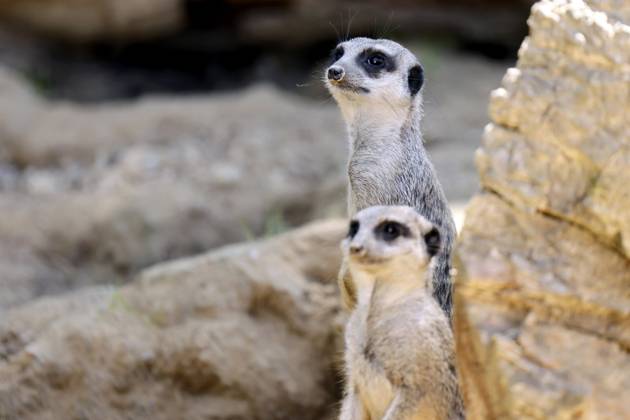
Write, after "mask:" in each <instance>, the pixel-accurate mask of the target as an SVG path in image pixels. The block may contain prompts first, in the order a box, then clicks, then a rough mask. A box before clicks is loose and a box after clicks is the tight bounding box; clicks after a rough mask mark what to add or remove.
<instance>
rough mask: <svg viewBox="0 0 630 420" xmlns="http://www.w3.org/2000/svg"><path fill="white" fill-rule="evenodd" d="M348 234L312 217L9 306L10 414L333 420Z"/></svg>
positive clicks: (2, 367) (1, 411)
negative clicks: (343, 246) (120, 280)
mask: <svg viewBox="0 0 630 420" xmlns="http://www.w3.org/2000/svg"><path fill="white" fill-rule="evenodd" d="M345 230H346V223H345V222H344V221H343V220H335V221H328V222H319V223H314V224H311V225H307V226H306V227H303V228H300V229H298V230H295V231H293V232H291V233H288V234H283V235H280V236H276V237H275V238H272V239H268V240H266V241H263V242H254V243H248V244H244V245H233V246H229V247H226V248H223V249H220V250H217V251H214V252H211V253H208V254H205V255H201V256H198V257H192V258H187V259H182V260H177V261H173V262H169V263H164V264H161V265H158V266H154V267H152V268H150V269H148V270H146V271H144V272H143V273H142V274H141V275H139V277H138V278H137V279H136V280H135V281H134V282H132V283H130V284H129V285H127V286H124V287H121V288H118V289H115V288H98V287H97V288H92V289H83V290H81V291H78V292H73V293H72V294H68V295H63V296H59V297H48V298H43V299H40V300H38V301H35V302H33V303H30V304H27V305H23V306H21V307H19V308H15V309H13V310H10V311H7V312H6V314H5V315H4V316H3V317H2V318H1V319H0V418H2V419H4V420H17V419H20V420H27V419H29V420H44V419H46V420H49V419H50V420H52V419H68V420H73V419H86V418H87V419H102V420H110V419H111V420H114V419H115V420H118V419H152V420H162V419H163V420H178V419H182V420H184V419H186V420H201V419H231V420H235V419H244V420H245V419H247V420H249V419H297V418H300V419H317V418H323V416H324V415H326V414H327V413H329V411H330V410H331V409H332V407H333V405H334V399H335V398H336V397H338V395H335V393H336V392H338V386H337V382H338V380H339V378H337V377H336V374H335V370H334V364H335V360H334V359H335V356H336V355H337V354H338V352H339V351H340V350H341V348H340V347H339V346H340V345H341V342H340V340H338V338H339V336H340V335H339V330H340V328H341V325H342V321H343V320H342V319H341V314H340V307H339V302H338V297H337V290H336V286H335V281H334V278H335V276H336V273H337V270H338V267H339V263H340V252H339V242H340V240H341V238H342V237H343V235H344V233H345Z"/></svg>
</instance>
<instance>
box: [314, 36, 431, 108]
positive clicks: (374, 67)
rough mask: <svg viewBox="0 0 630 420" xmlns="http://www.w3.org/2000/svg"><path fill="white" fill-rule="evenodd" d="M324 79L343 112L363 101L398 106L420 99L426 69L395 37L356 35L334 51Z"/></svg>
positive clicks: (363, 102)
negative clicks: (393, 38)
mask: <svg viewBox="0 0 630 420" xmlns="http://www.w3.org/2000/svg"><path fill="white" fill-rule="evenodd" d="M325 83H326V86H327V88H328V90H329V91H330V93H331V94H332V96H333V97H334V98H335V100H336V101H337V103H338V104H339V106H340V108H341V109H342V112H343V111H344V109H346V108H349V107H357V106H361V105H378V106H384V107H392V108H394V109H395V110H398V109H400V108H409V107H410V106H411V105H412V104H418V103H420V102H421V96H422V95H421V92H420V90H421V89H422V86H423V84H424V71H423V69H422V66H421V65H420V63H419V62H418V59H417V58H416V57H415V56H414V55H413V54H412V53H411V52H410V51H409V50H407V49H406V48H405V47H403V46H402V45H400V44H398V43H396V42H394V41H390V40H387V39H370V38H353V39H350V40H348V41H345V42H342V43H340V44H339V45H337V47H336V48H335V49H334V50H333V51H332V57H331V64H330V66H329V67H328V68H327V69H326V74H325Z"/></svg>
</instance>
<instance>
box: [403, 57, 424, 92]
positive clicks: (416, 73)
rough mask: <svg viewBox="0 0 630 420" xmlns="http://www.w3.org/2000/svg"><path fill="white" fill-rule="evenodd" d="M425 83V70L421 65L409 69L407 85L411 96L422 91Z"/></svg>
mask: <svg viewBox="0 0 630 420" xmlns="http://www.w3.org/2000/svg"><path fill="white" fill-rule="evenodd" d="M423 83H424V70H423V69H422V66H421V65H420V64H416V65H415V66H413V67H412V68H410V69H409V73H408V74H407V84H408V85H409V92H411V96H414V95H415V94H416V93H418V92H419V91H420V88H422V84H423Z"/></svg>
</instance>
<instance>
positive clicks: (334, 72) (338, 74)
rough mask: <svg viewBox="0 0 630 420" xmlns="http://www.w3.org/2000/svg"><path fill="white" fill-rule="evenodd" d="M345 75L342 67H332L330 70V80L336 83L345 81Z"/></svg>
mask: <svg viewBox="0 0 630 420" xmlns="http://www.w3.org/2000/svg"><path fill="white" fill-rule="evenodd" d="M344 74H345V72H344V71H343V69H342V68H341V67H337V66H332V67H330V68H329V69H328V79H329V80H334V81H335V82H338V81H340V80H341V79H343V76H344Z"/></svg>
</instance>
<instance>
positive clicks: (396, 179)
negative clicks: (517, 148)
mask: <svg viewBox="0 0 630 420" xmlns="http://www.w3.org/2000/svg"><path fill="white" fill-rule="evenodd" d="M423 83H424V73H423V69H422V66H421V65H420V63H419V62H418V60H417V59H416V57H415V56H414V55H413V54H412V53H411V52H410V51H409V50H407V49H406V48H404V47H403V46H402V45H400V44H398V43H396V42H393V41H390V40H386V39H370V38H354V39H351V40H348V41H345V42H342V43H340V44H339V45H338V46H337V47H336V49H335V50H334V51H333V53H332V64H331V65H330V66H329V67H328V69H327V70H326V86H327V87H328V90H329V91H330V93H331V94H332V96H333V97H334V98H335V100H336V102H337V104H338V105H339V108H340V109H341V113H342V115H343V118H344V120H345V122H346V126H347V130H348V134H349V139H350V158H349V160H348V177H349V190H348V213H349V216H352V215H353V214H354V213H355V212H356V211H358V210H361V209H364V208H367V207H370V206H376V205H405V206H411V207H413V208H415V209H416V210H417V211H418V212H419V213H420V214H421V215H423V216H424V217H426V218H427V219H429V221H431V222H432V223H434V224H435V225H437V226H438V227H439V228H440V231H441V232H442V233H443V246H442V250H441V252H440V255H439V256H438V262H437V265H436V268H435V273H434V276H433V291H434V297H435V299H436V300H437V301H438V303H439V304H440V306H441V307H442V309H443V310H444V312H445V313H446V314H447V315H448V317H449V319H450V315H451V306H452V297H451V293H452V285H451V278H450V256H451V249H452V245H453V240H454V238H455V236H456V232H455V224H454V222H453V217H452V215H451V212H450V209H449V207H448V203H447V201H446V196H445V195H444V192H443V191H442V187H441V185H440V183H439V181H438V179H437V176H436V174H435V169H434V168H433V165H432V164H431V162H430V161H429V157H428V156H427V152H426V151H425V149H424V146H423V143H422V133H421V130H420V128H421V127H420V120H421V117H422V92H421V89H422V86H423ZM345 265H346V263H345V262H344V267H342V270H341V273H340V275H339V286H340V290H341V295H342V299H343V302H344V306H346V308H347V309H352V307H353V306H354V304H355V303H356V296H355V295H356V293H355V292H356V291H355V288H354V285H353V283H352V280H351V278H349V276H348V275H347V270H346V268H345Z"/></svg>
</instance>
